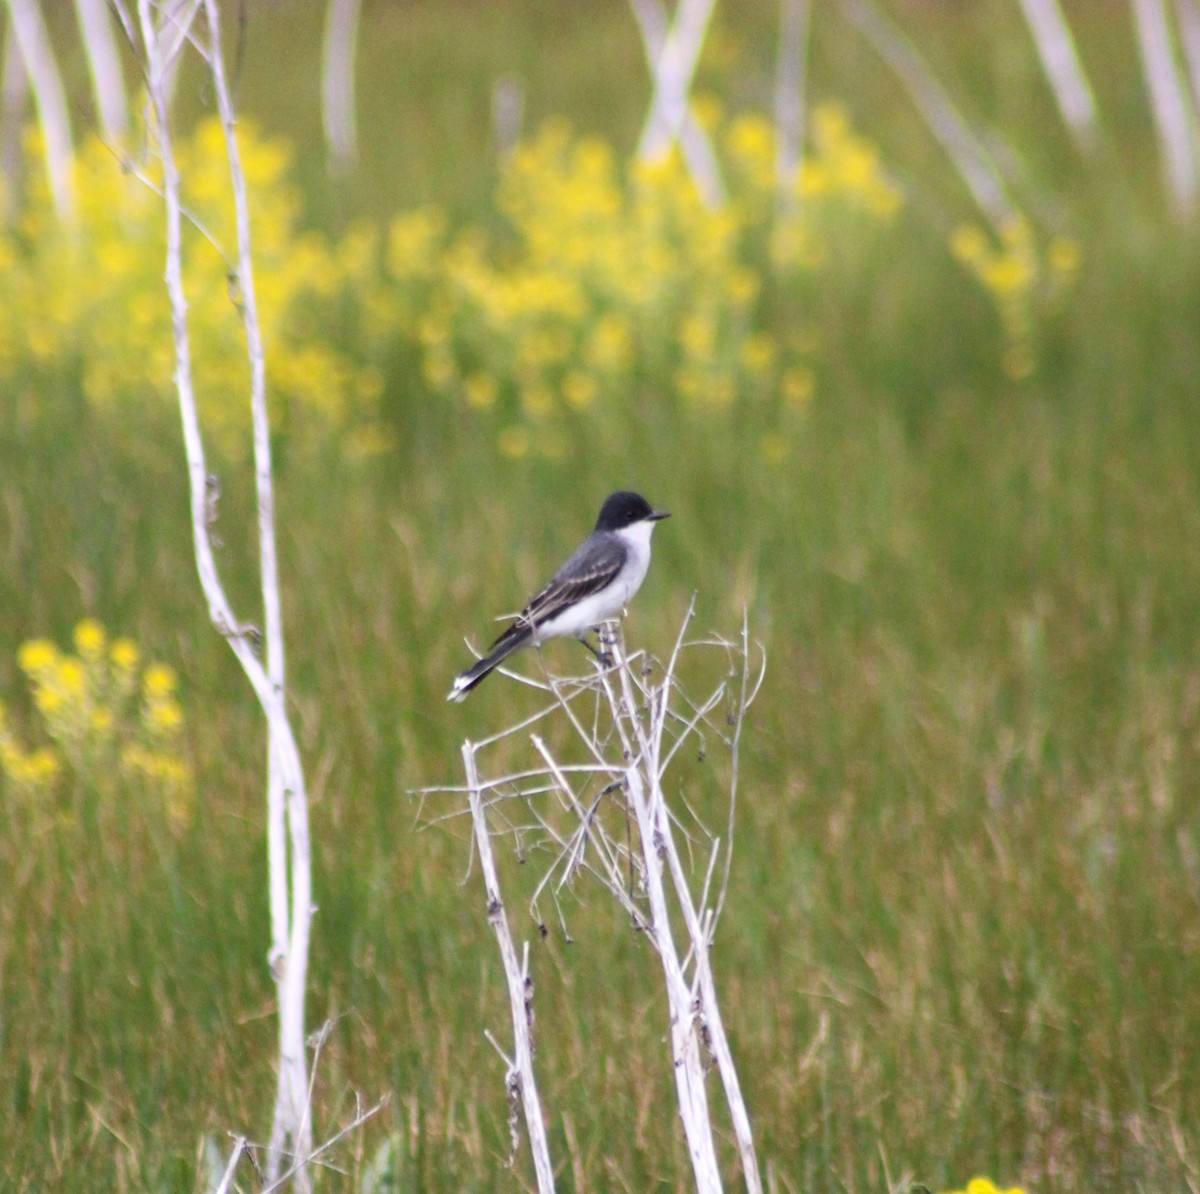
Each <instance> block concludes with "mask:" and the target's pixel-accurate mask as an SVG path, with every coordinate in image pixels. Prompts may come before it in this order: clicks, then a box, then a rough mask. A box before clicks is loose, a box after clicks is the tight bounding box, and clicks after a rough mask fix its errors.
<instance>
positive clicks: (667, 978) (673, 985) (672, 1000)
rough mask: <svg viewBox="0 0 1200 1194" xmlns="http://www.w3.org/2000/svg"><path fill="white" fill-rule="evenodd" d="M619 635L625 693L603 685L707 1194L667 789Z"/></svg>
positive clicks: (695, 1167)
mask: <svg viewBox="0 0 1200 1194" xmlns="http://www.w3.org/2000/svg"><path fill="white" fill-rule="evenodd" d="M617 637H618V636H617V635H613V636H611V638H612V641H611V643H610V646H609V650H610V652H612V653H613V659H614V669H615V671H616V673H617V675H618V676H619V678H620V683H621V691H620V692H617V691H616V690H614V688H613V686H612V683H611V680H610V677H609V675H608V674H605V675H604V676H603V677H602V683H603V684H604V689H605V692H606V694H607V696H608V702H609V705H610V707H611V708H612V709H613V711H614V715H615V720H616V727H617V733H618V737H619V740H620V743H621V748H622V757H623V758H624V759H626V760H628V762H627V764H626V766H625V768H624V779H625V792H626V795H627V797H628V800H629V807H630V810H631V812H632V813H633V816H634V820H635V822H636V824H637V829H638V838H639V842H640V851H641V861H642V868H643V869H642V874H643V877H644V882H645V887H646V897H647V899H648V901H649V904H650V924H649V926H648V927H647V930H646V931H647V933H648V934H649V935H650V936H651V938H652V940H653V941H654V946H655V949H656V950H657V952H658V957H659V960H660V962H661V963H662V968H663V980H664V984H665V986H666V993H667V1006H668V1009H669V1015H670V1028H671V1062H672V1069H673V1071H674V1074H675V1089H676V1094H677V1096H678V1099H679V1111H680V1116H681V1118H682V1119H683V1130H684V1135H685V1137H686V1139H687V1145H688V1152H689V1154H690V1156H691V1161H692V1171H693V1173H694V1174H695V1177H696V1187H697V1189H698V1190H700V1191H702V1194H707V1192H710V1191H719V1190H721V1189H722V1185H721V1175H720V1170H719V1168H718V1166H717V1155H716V1149H715V1147H714V1144H713V1129H712V1118H711V1115H710V1113H709V1106H708V1093H707V1091H706V1089H705V1085H704V1059H703V1057H702V1056H701V1053H700V1039H699V1036H698V1035H697V1032H696V1024H695V1009H694V1001H693V998H692V993H691V989H690V986H689V984H688V981H687V978H686V976H685V975H684V971H683V964H682V962H681V960H680V956H679V951H678V949H677V947H676V945H675V939H674V933H673V930H672V927H671V913H670V905H669V903H668V900H667V890H666V884H665V882H664V879H665V872H666V867H665V865H664V860H665V859H666V858H667V857H668V856H669V852H670V849H671V844H670V838H669V836H666V835H664V834H663V829H662V827H663V824H664V823H666V821H667V818H666V817H665V816H664V815H662V806H663V794H662V789H661V788H660V787H659V785H658V784H657V783H656V782H653V781H652V780H651V779H650V776H651V774H652V773H651V772H650V767H649V760H648V759H647V757H646V751H645V742H644V741H639V740H638V738H639V735H638V734H637V733H636V731H635V730H634V729H633V726H634V725H636V708H637V705H636V702H635V699H634V695H633V684H632V681H631V679H630V677H629V672H628V668H627V666H626V661H625V658H624V654H623V651H622V649H621V647H620V645H619V644H618V642H617V641H616V640H617ZM622 701H624V706H622V704H621V702H622Z"/></svg>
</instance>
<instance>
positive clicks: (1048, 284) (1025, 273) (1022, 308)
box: [950, 216, 1080, 381]
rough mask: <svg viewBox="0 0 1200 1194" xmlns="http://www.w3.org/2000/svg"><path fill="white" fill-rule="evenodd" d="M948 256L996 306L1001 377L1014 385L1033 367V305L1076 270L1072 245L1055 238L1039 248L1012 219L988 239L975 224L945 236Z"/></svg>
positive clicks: (1027, 226) (1077, 256) (1024, 223)
mask: <svg viewBox="0 0 1200 1194" xmlns="http://www.w3.org/2000/svg"><path fill="white" fill-rule="evenodd" d="M950 248H951V250H952V251H953V253H954V256H955V257H956V258H957V259H958V260H959V261H960V262H962V264H963V265H965V266H966V267H967V269H968V270H970V272H971V273H972V274H973V275H974V276H975V277H976V278H977V279H978V280H979V281H980V282H982V283H983V286H984V288H985V289H986V290H987V292H988V294H989V295H990V296H991V299H992V301H993V302H994V303H995V305H996V310H997V313H998V314H999V317H1000V325H1001V328H1002V330H1003V333H1004V355H1003V359H1002V363H1003V368H1004V372H1005V373H1006V374H1007V376H1008V377H1010V378H1012V380H1014V381H1021V380H1023V379H1024V378H1026V377H1028V376H1030V374H1032V373H1033V371H1034V368H1035V366H1036V363H1037V362H1036V357H1035V353H1034V343H1033V341H1034V331H1035V328H1036V318H1035V316H1036V311H1037V306H1038V304H1039V302H1041V301H1042V300H1044V299H1045V298H1047V297H1053V296H1055V295H1057V294H1058V293H1060V292H1061V290H1062V288H1063V286H1064V285H1065V284H1066V283H1068V282H1069V281H1070V280H1071V279H1072V278H1073V277H1074V275H1075V272H1076V270H1078V268H1079V259H1080V251H1079V246H1078V244H1076V242H1075V241H1072V240H1068V239H1067V238H1065V237H1055V238H1054V239H1052V240H1050V241H1049V243H1048V244H1047V245H1046V246H1045V247H1044V249H1042V250H1039V246H1038V245H1037V243H1036V240H1035V238H1034V234H1033V229H1032V227H1031V226H1030V224H1029V221H1028V220H1026V219H1024V218H1023V217H1020V216H1014V217H1013V218H1012V219H1011V220H1009V221H1008V223H1006V224H1005V225H1004V226H1003V227H1002V228H1001V229H1000V232H999V236H998V237H997V238H992V237H989V235H988V233H987V232H985V231H984V230H983V229H982V228H980V227H979V226H978V225H976V224H964V225H962V226H961V227H959V228H957V229H955V231H954V233H953V234H952V236H951V237H950Z"/></svg>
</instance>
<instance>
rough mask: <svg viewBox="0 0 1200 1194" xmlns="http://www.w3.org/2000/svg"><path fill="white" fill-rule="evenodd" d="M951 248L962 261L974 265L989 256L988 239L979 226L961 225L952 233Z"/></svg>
mask: <svg viewBox="0 0 1200 1194" xmlns="http://www.w3.org/2000/svg"><path fill="white" fill-rule="evenodd" d="M950 248H951V250H952V251H953V253H954V256H955V257H957V258H958V259H959V260H960V261H963V262H965V263H966V264H968V265H973V264H974V263H976V262H979V261H982V260H983V259H984V258H985V257H986V256H987V252H988V242H987V237H986V236H985V235H984V232H983V229H982V228H980V227H979V225H978V224H960V225H959V226H958V227H957V228H955V230H954V231H953V233H951V236H950Z"/></svg>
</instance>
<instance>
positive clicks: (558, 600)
mask: <svg viewBox="0 0 1200 1194" xmlns="http://www.w3.org/2000/svg"><path fill="white" fill-rule="evenodd" d="M664 518H670V514H669V513H668V512H667V511H665V510H655V509H654V508H653V507H652V506H651V505H650V503H649V502H648V501H646V499H645V498H644V497H642V496H641V494H638V493H631V492H629V491H628V490H618V491H617V492H616V493H612V494H609V496H608V497H607V498H605V499H604V505H603V506H601V507H600V516H599V517H598V518H597V519H596V526H595V529H594V530H593V531H592V533H591V534H590V535H589V536H588V537H587V538H586V539H585V540H584V541H583V542H582V543H581V544H580V545H579V547H578V548H577V549H576V550H575V552H574V554H573V555H572V556H571V558H570V559H569V560H567V562H566V563H565V564H564V565H563V566H562V567H561V568H560V569H559V570H558V571H557V572H556V573H555V574H554V576H553V577H552V578H551V580H550V583H549V584H547V585H546V587H545V588H544V589H542V590H541V591H540V592H539V593H538V594H537V595H536V596H534V597H532V598H531V599H530V601H529V604H528V605H526V606H525V608H524V609H523V610H522V611H521V612H520V614H518V615H517V617H516V618H515V619H513V622H512V624H511V625H510V626H508V628H507V629H506V630H505V631H504V632H503V633H502V634H501V635H500V637H499V638H498V639H496V641H495V642H494V643H492V645H491V648H490V649H489V651H488V653H487V655H485V656H484V657H483V658H482V659H480V660H478V661H477V662H476V663H474V664H472V665H471V666H470V667H469V668H467V669H466V671H464V672H462V673H460V674H459V675H458V676H457V677H455V680H454V684H453V686H452V687H451V689H450V693H449V695H448V696H447V698H446V699H447V700H449V701H462V700H465V699H466V696H467V693H469V692H470V691H471V689H473V688H474V687H475V686H476V685H477V684H479V683H480V682H481V681H482V680H483V679H485V678H486V677H487V676H488V675H489V674H490V673H491V672H493V671H495V669H496V668H498V667H499V666H500V664H502V663H503V662H504V661H505V660H506V659H507V658H508V657H509V656H510V655H511V654H512V653H513V652H514V651H519V650H520V649H521V648H522V647H525V646H528V645H530V644H532V645H533V646H535V647H538V646H541V644H542V643H544V642H545V641H546V640H547V639H550V638H558V637H561V636H565V635H572V636H574V637H575V638H577V639H579V641H580V642H582V643H583V644H584V645H585V646H587V647H588V648H589V649H590V650H592V651H593V653H594V654H596V655H599V652H597V651H596V650H595V648H594V647H592V645H591V644H590V643H589V642H588V641H587V639H586V637H585V636H586V635H587V632H588V631H589V630H592V629H594V628H595V627H598V626H600V625H601V624H602V623H604V622H607V621H610V620H611V619H613V618H615V617H617V616H618V615H619V614H621V613H622V612H623V611H624V609H625V607H626V606H627V605H628V604H629V602H630V601H631V600H632V598H633V595H634V594H635V593H636V592H637V591H638V589H639V588H641V584H642V581H643V580H645V578H646V569H647V568H649V566H650V535H651V532H652V531H653V530H654V527H655V524H656V523H658V522H660V521H661V520H662V519H664Z"/></svg>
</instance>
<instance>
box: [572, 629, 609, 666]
mask: <svg viewBox="0 0 1200 1194" xmlns="http://www.w3.org/2000/svg"><path fill="white" fill-rule="evenodd" d="M596 637H597V639H599V641H600V647H601V648H602V649H601V650H597V649H596V648H595V647H593V646H592V644H591V640H590V639H588V638H587V637H586V634H581V635H580V636H579V641H580V642H581V643H583V645H584V646H585V647H587V649H588V650H589V651H591V653H592V654H593V655H595V657H596V659H597V660H598V662H599V664H600V666H601V667H612V663H613V658H612V655H611V654H609V652H608V651H607V650H605V649H604V648H606V647H607V646H608V642H607V640H606V639H605V637H604V631H603V630H599V629H598V630H597V631H596Z"/></svg>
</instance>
